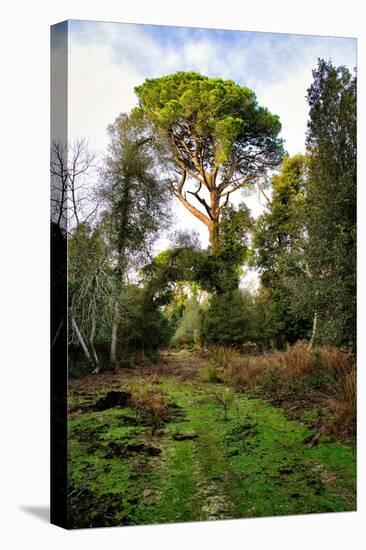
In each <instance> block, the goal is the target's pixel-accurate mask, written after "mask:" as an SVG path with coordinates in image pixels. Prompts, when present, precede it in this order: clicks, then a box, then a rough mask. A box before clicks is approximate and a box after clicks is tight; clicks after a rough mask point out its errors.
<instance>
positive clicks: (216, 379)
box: [199, 365, 223, 384]
mask: <svg viewBox="0 0 366 550" xmlns="http://www.w3.org/2000/svg"><path fill="white" fill-rule="evenodd" d="M199 376H200V379H201V380H202V382H210V383H212V384H219V383H221V382H223V375H222V371H221V370H220V369H218V368H217V367H214V366H212V365H207V366H205V367H203V368H202V369H201V370H200V374H199Z"/></svg>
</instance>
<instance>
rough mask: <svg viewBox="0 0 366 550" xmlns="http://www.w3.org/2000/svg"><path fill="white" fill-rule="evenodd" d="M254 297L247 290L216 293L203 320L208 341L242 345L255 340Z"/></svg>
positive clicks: (205, 336)
mask: <svg viewBox="0 0 366 550" xmlns="http://www.w3.org/2000/svg"><path fill="white" fill-rule="evenodd" d="M254 330H255V329H254V318H253V299H252V296H251V295H250V294H249V293H247V292H242V291H241V290H235V291H232V292H226V293H224V294H215V295H213V296H212V298H211V302H210V306H209V308H208V310H207V312H206V313H205V316H204V321H203V337H204V339H205V341H206V342H208V343H212V344H218V345H221V346H240V345H242V344H243V343H244V342H246V341H248V340H249V341H252V340H253V333H254Z"/></svg>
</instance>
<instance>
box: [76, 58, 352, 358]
mask: <svg viewBox="0 0 366 550" xmlns="http://www.w3.org/2000/svg"><path fill="white" fill-rule="evenodd" d="M136 93H137V96H138V99H139V107H138V108H136V109H134V110H133V111H132V113H131V114H129V115H125V114H122V115H120V116H119V117H118V118H117V119H116V121H115V122H114V124H113V125H111V126H110V127H109V130H108V131H109V136H110V145H109V149H108V154H107V157H106V159H105V164H104V168H103V170H102V171H101V174H100V175H101V183H100V186H99V188H100V190H99V199H100V200H101V201H102V211H101V215H100V216H99V218H98V221H97V222H96V223H93V224H87V223H79V224H78V225H77V226H76V227H75V229H74V231H73V232H72V234H71V235H70V236H69V278H70V311H71V314H72V318H73V325H72V326H73V329H72V331H71V337H72V342H73V344H74V345H75V346H78V345H81V347H82V348H83V349H84V352H85V348H87V349H86V352H85V353H86V354H88V349H89V354H88V355H89V357H88V360H89V362H90V363H92V364H93V366H94V367H95V368H97V367H98V354H99V350H101V353H102V354H103V353H104V352H105V351H106V350H107V349H108V347H109V348H110V361H111V363H112V364H114V365H115V366H116V365H118V362H119V361H120V360H122V359H123V361H124V360H125V358H126V357H127V356H128V355H129V354H133V353H135V351H136V350H157V349H159V348H161V347H164V346H165V345H168V344H169V343H172V344H173V345H175V346H179V345H181V346H196V347H197V346H200V345H201V344H205V345H210V344H215V345H216V344H220V345H226V346H233V347H237V348H240V347H243V346H244V347H245V345H246V344H248V343H249V344H250V345H253V346H255V349H256V350H263V349H269V348H273V347H275V348H284V347H285V346H286V345H287V344H288V343H294V342H296V341H298V340H302V339H308V340H310V345H313V344H314V343H324V342H330V343H333V344H335V345H342V346H348V347H350V348H353V349H354V347H355V284H356V279H355V269H356V264H355V262H356V254H355V246H356V219H355V213H356V210H355V198H356V196H355V195H356V172H355V167H356V131H355V128H356V127H355V121H356V111H355V109H356V103H355V100H356V79H355V77H352V76H351V74H350V73H349V71H348V70H347V69H345V68H343V67H341V68H335V67H333V66H332V65H331V64H330V63H326V62H323V61H319V64H318V68H317V69H316V70H315V71H314V82H313V84H312V86H311V87H310V89H309V91H308V101H309V105H310V113H309V123H308V133H307V153H306V155H295V156H294V157H288V156H286V157H285V158H284V159H283V162H282V164H281V166H280V170H279V171H278V172H276V173H275V172H273V173H272V177H271V179H270V180H269V179H268V177H267V176H268V173H267V171H268V169H271V168H272V169H273V168H276V167H277V166H278V163H279V162H280V160H281V157H282V155H283V148H282V142H281V140H280V138H279V137H278V136H279V131H280V122H279V120H278V117H276V116H274V115H272V114H271V113H269V111H268V110H267V109H265V108H262V107H260V106H258V104H257V101H256V98H255V94H254V92H252V91H251V90H249V89H248V88H245V87H240V86H238V85H237V84H235V83H234V82H232V81H225V80H222V79H219V78H213V79H211V78H207V77H205V76H202V75H199V74H196V73H177V74H175V75H168V76H166V77H162V78H157V79H151V80H147V81H146V82H145V83H144V84H142V85H141V86H138V87H137V88H136ZM172 174H175V176H174V177H176V176H177V174H178V175H179V177H183V180H182V183H181V187H179V185H180V184H178V183H177V181H175V182H174V181H173V180H172ZM263 176H265V177H267V184H268V183H269V184H270V185H269V189H268V191H267V193H268V195H267V205H266V208H265V210H264V212H263V214H262V215H261V216H259V218H257V219H256V220H253V218H252V216H251V213H250V210H249V209H248V207H247V206H246V205H245V204H244V203H236V206H234V205H233V204H232V203H231V202H230V201H229V197H230V195H231V193H232V192H233V191H235V190H237V189H238V188H240V187H248V186H252V185H255V184H256V183H258V184H259V183H260V181H261V180H260V178H263ZM188 180H190V182H191V184H192V183H193V185H195V186H196V187H195V188H194V189H193V190H192V188H188V187H187V188H184V190H183V185H186V184H187V181H188ZM262 183H263V181H262ZM177 185H178V187H177ZM204 188H205V193H204V195H202V194H201V191H202V190H204ZM169 189H170V191H173V195H176V196H177V197H178V198H179V199H180V200H182V196H183V197H184V200H183V203H184V205H185V206H187V204H185V202H184V201H185V200H187V196H188V195H190V196H191V197H192V198H194V199H196V200H197V203H198V204H196V207H199V212H200V216H201V215H202V216H208V220H209V221H208V222H207V223H208V225H207V226H208V227H209V230H210V246H209V247H208V248H207V249H202V248H201V245H200V242H199V240H198V239H197V238H196V237H195V236H194V235H189V234H188V233H184V232H183V233H178V234H175V236H174V238H173V241H172V242H171V246H170V247H168V248H167V249H166V250H164V251H162V252H159V253H158V254H156V255H155V256H154V257H152V255H151V249H152V245H153V243H154V240H155V239H156V238H157V237H159V236H161V235H162V232H163V231H164V230H165V229H166V228H167V227H168V226H169V223H170V222H169V215H168V214H169V204H170V203H169V201H170V196H171V195H170V193H169ZM262 190H263V187H262ZM181 195H182V196H181ZM208 196H209V197H210V200H211V199H212V201H213V202H212V203H207V202H206V200H208V199H207V197H208ZM196 207H195V208H196ZM187 208H188V210H190V207H188V206H187ZM195 208H194V209H193V210H190V212H191V213H192V214H193V215H196V214H197V212H196V210H195ZM200 219H201V218H200ZM201 221H202V220H201ZM206 221H207V220H206ZM206 221H205V222H204V223H206ZM81 257H82V258H83V261H82V262H80V261H79V258H81ZM250 267H255V268H256V269H257V270H258V271H259V273H260V287H259V288H258V290H257V291H255V292H254V291H251V292H249V291H248V290H245V289H243V288H241V281H242V276H243V275H244V274H245V273H246V271H247V269H248V268H250ZM253 349H254V348H253ZM103 350H104V351H103Z"/></svg>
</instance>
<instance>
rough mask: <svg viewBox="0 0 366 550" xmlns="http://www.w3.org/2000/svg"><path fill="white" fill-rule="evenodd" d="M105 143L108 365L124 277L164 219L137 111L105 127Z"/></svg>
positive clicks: (162, 196) (163, 199)
mask: <svg viewBox="0 0 366 550" xmlns="http://www.w3.org/2000/svg"><path fill="white" fill-rule="evenodd" d="M108 132H109V136H110V144H109V148H108V156H107V159H106V165H105V169H104V171H103V179H104V185H103V188H102V190H101V196H102V199H103V200H104V204H105V211H104V215H103V218H104V224H105V226H106V227H108V230H107V231H108V235H109V238H110V241H111V246H112V248H113V249H114V251H115V258H114V274H115V284H116V287H117V298H116V300H115V304H114V314H113V323H112V334H111V349H110V359H111V363H112V364H115V363H116V349H117V336H118V326H119V321H120V317H121V314H122V312H121V303H120V302H121V300H122V298H123V289H124V286H125V284H126V283H127V275H128V273H129V271H130V270H131V269H132V268H133V267H135V268H136V267H137V266H138V265H139V264H140V263H141V261H142V260H143V259H144V258H146V257H147V256H148V250H149V247H150V246H151V244H152V242H153V239H154V238H156V236H157V234H158V232H159V230H160V229H162V228H163V227H164V225H165V224H167V223H168V221H169V215H168V209H167V201H168V195H167V191H166V188H165V186H163V185H162V183H161V181H160V179H159V177H158V175H157V173H156V167H155V163H154V156H153V152H152V149H151V139H150V137H148V136H147V134H146V126H145V125H143V124H142V123H141V117H139V116H138V114H137V115H130V116H128V115H121V116H119V117H118V118H117V119H116V121H115V123H114V124H113V125H111V126H110V127H109V129H108Z"/></svg>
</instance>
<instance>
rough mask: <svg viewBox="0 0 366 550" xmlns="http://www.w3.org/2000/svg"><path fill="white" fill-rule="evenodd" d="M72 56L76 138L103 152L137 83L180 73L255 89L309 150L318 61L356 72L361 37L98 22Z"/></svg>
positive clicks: (294, 148) (293, 146)
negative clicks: (310, 100)
mask: <svg viewBox="0 0 366 550" xmlns="http://www.w3.org/2000/svg"><path fill="white" fill-rule="evenodd" d="M68 51H69V82H68V84H69V103H68V107H69V125H68V130H69V140H70V141H72V140H73V139H75V138H76V137H80V136H84V137H86V138H87V139H88V141H89V144H90V147H91V148H92V149H93V150H97V151H101V152H103V151H104V150H105V148H106V145H107V135H106V128H107V126H108V124H110V123H112V122H113V121H114V119H115V118H116V117H117V116H118V114H119V113H121V112H127V111H129V110H130V109H131V107H133V106H134V105H135V104H136V96H135V94H134V91H133V88H134V86H136V85H138V84H141V83H142V82H143V81H144V80H145V78H151V77H158V76H161V75H165V74H169V73H173V72H176V71H179V70H180V71H182V70H183V71H191V70H193V71H197V72H200V73H202V74H205V75H207V76H218V77H222V78H227V79H232V80H234V81H236V82H237V83H238V84H241V85H245V86H248V87H249V88H251V89H253V90H254V91H255V92H256V95H257V98H258V102H259V104H261V105H263V106H265V107H268V108H269V109H270V111H272V112H273V113H275V114H277V115H279V117H280V120H281V123H282V137H283V138H284V139H285V146H286V149H287V150H288V152H289V153H290V154H295V153H298V152H304V143H305V132H306V121H307V115H308V106H307V103H306V90H307V88H308V87H309V86H310V84H311V81H312V69H314V68H315V66H316V64H317V58H318V57H322V58H325V59H331V60H332V62H333V63H334V64H336V65H346V66H348V67H349V68H350V69H351V70H352V69H353V68H354V67H355V66H356V40H355V39H354V38H337V37H324V36H306V35H291V34H276V33H262V32H261V33H258V32H247V31H224V30H213V29H194V28H183V27H163V26H153V25H135V24H126V23H105V22H91V21H70V22H69V50H68ZM237 200H238V197H237ZM246 201H247V202H248V201H249V202H250V206H251V207H252V209H253V211H254V213H256V214H258V213H259V212H260V211H261V206H260V204H259V202H258V199H257V198H256V197H255V196H254V197H250V198H249V199H248V197H247V198H246ZM175 210H176V225H177V227H184V226H187V224H188V223H189V225H190V226H191V227H192V226H193V227H194V228H195V229H197V230H198V231H199V233H200V235H201V240H202V242H203V244H204V245H205V244H206V243H207V236H206V231H205V228H204V227H201V225H202V224H200V222H198V221H197V222H196V220H195V219H194V220H193V219H192V216H191V215H190V214H188V213H187V212H186V211H184V209H183V207H182V206H180V205H177V206H176V207H175ZM187 216H189V219H188V218H187Z"/></svg>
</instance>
